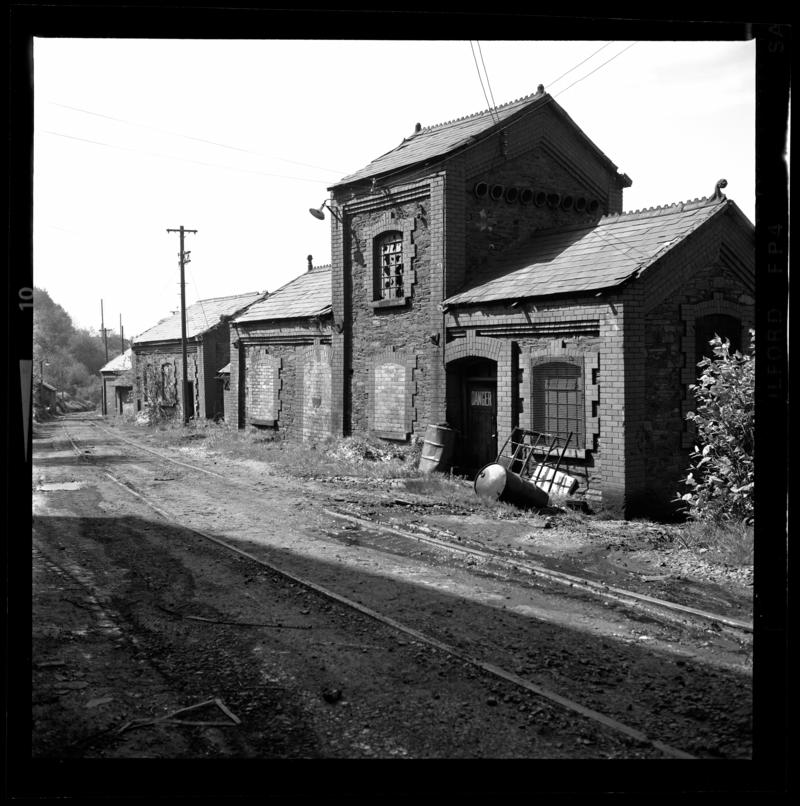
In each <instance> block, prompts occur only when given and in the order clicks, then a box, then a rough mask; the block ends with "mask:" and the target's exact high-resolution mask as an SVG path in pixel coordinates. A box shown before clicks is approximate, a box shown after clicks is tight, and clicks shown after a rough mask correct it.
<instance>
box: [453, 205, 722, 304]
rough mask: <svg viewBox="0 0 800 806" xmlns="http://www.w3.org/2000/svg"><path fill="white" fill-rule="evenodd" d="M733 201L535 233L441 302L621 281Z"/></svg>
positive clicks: (555, 291)
mask: <svg viewBox="0 0 800 806" xmlns="http://www.w3.org/2000/svg"><path fill="white" fill-rule="evenodd" d="M732 204H733V203H732V202H729V201H728V200H726V199H725V197H724V196H722V198H721V199H695V200H694V201H691V202H679V203H677V204H673V205H669V206H665V207H656V208H655V209H653V208H651V209H649V210H636V211H634V212H630V213H616V214H612V215H607V216H604V217H603V218H601V219H600V220H599V221H598V222H597V224H595V225H594V226H590V227H582V228H576V229H557V230H548V231H543V232H540V233H537V234H535V235H534V236H533V237H532V238H531V239H530V240H529V241H527V242H526V244H524V245H523V246H521V247H519V248H518V249H517V250H515V251H514V253H509V254H508V256H507V257H504V258H503V262H502V264H497V265H495V266H493V267H492V268H491V269H490V270H488V271H487V272H486V273H485V274H483V275H482V276H479V277H476V278H473V280H472V281H471V282H470V283H469V286H468V287H467V288H465V289H464V290H463V291H460V292H458V293H457V294H454V295H453V296H451V297H449V298H448V299H446V300H445V301H444V303H443V305H447V306H453V305H470V304H477V303H486V302H493V301H496V300H505V299H521V298H524V297H542V296H550V295H552V294H579V293H584V292H590V291H597V290H600V289H604V288H610V287H613V286H616V285H619V284H620V283H623V282H624V281H625V280H627V279H629V278H631V277H633V276H634V275H638V274H639V273H641V272H642V271H644V270H645V269H647V267H648V266H650V265H652V264H653V263H655V262H656V261H657V260H659V259H660V258H661V257H663V256H664V255H665V254H666V253H667V252H669V251H670V250H671V249H673V248H675V246H677V245H678V244H679V243H681V242H682V241H683V240H684V239H686V238H687V237H688V236H689V235H690V234H691V233H693V232H694V231H695V230H697V229H698V228H700V227H701V226H703V224H705V223H706V222H707V221H708V220H709V219H710V218H712V217H713V216H715V215H717V214H718V213H720V212H721V211H723V210H725V209H727V208H728V207H729V205H732Z"/></svg>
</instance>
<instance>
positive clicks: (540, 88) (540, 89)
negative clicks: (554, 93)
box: [536, 84, 544, 95]
mask: <svg viewBox="0 0 800 806" xmlns="http://www.w3.org/2000/svg"><path fill="white" fill-rule="evenodd" d="M536 94H537V95H544V84H540V85H539V86H538V87H537V88H536Z"/></svg>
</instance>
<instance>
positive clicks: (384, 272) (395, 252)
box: [374, 232, 405, 300]
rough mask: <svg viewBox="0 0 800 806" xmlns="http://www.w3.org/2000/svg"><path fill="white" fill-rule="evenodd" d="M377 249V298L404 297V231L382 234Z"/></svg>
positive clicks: (377, 242)
mask: <svg viewBox="0 0 800 806" xmlns="http://www.w3.org/2000/svg"><path fill="white" fill-rule="evenodd" d="M375 251H376V255H375V257H376V259H375V278H374V280H375V294H374V297H375V299H376V300H380V299H403V297H404V296H405V294H404V284H403V279H404V270H405V265H404V262H403V233H402V232H387V233H385V234H384V235H382V236H380V238H378V239H377V241H376V243H375Z"/></svg>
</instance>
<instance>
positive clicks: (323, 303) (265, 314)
mask: <svg viewBox="0 0 800 806" xmlns="http://www.w3.org/2000/svg"><path fill="white" fill-rule="evenodd" d="M330 309H331V267H330V265H325V266H314V267H313V268H312V269H310V270H309V271H306V272H304V273H303V274H301V275H300V276H299V277H295V278H294V280H290V281H289V282H288V283H286V285H284V286H281V287H280V288H279V289H278V290H277V291H275V292H274V293H272V294H270V295H269V296H268V297H267V298H266V299H264V300H261V302H257V303H256V304H255V305H251V306H250V307H249V308H248V309H247V310H246V311H245V312H244V313H242V314H240V315H239V316H237V317H236V318H235V319H234V320H233V321H234V322H260V321H267V320H273V319H302V318H305V317H307V316H321V315H322V314H326V313H328V312H329V311H330Z"/></svg>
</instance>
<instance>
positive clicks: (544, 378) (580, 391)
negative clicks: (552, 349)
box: [530, 355, 588, 451]
mask: <svg viewBox="0 0 800 806" xmlns="http://www.w3.org/2000/svg"><path fill="white" fill-rule="evenodd" d="M558 365H561V366H563V367H568V368H570V370H573V372H572V373H571V374H561V373H549V374H545V372H546V368H547V367H548V366H558ZM540 380H541V388H539V382H540ZM551 381H555V382H559V381H561V382H562V384H561V385H563V386H565V387H566V386H568V385H570V384H573V385H574V388H572V389H569V388H564V389H558V388H555V389H552V390H548V388H547V384H548V382H551ZM585 386H586V378H585V372H584V366H583V360H582V359H581V358H576V357H573V356H566V355H564V356H559V355H547V356H539V357H532V358H531V380H530V405H531V430H533V431H540V432H543V433H547V434H552V435H553V436H556V435H558V436H559V437H561V438H562V439H566V437H567V435H568V434H569V432H570V431H572V440H571V441H570V445H569V447H568V450H570V449H574V450H578V451H582V450H585V449H586V434H587V431H588V429H587V422H586V389H585ZM548 392H555V393H556V399H555V400H554V401H552V402H550V401H549V399H548ZM559 392H564V393H568V392H574V393H575V395H576V399H575V402H573V403H560V402H559V400H558V398H559ZM551 406H555V408H556V412H555V414H554V415H553V414H551V413H550V412H549V407H551ZM561 406H565V407H567V406H568V407H572V408H574V410H575V411H574V416H570V415H569V414H566V415H565V416H564V417H561V413H560V412H559V411H558V409H559V408H560V407H561ZM553 416H554V417H555V419H556V422H558V421H559V420H560V419H564V420H565V421H566V423H567V427H566V428H565V430H564V431H563V433H562V432H561V431H560V430H553V429H552V428H550V427H548V426H549V425H550V423H551V419H552V417H553ZM571 422H574V423H575V426H576V428H575V429H572V428H570V427H569V424H570V423H571Z"/></svg>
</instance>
